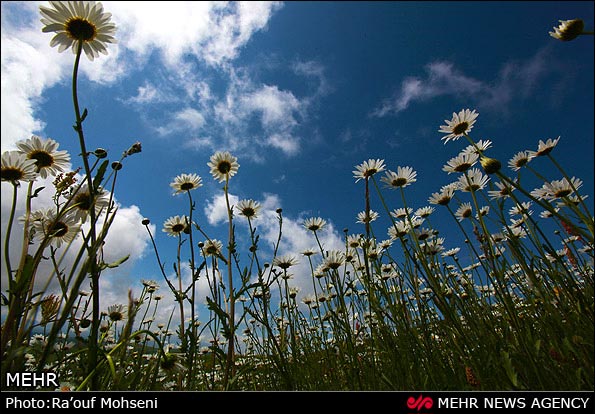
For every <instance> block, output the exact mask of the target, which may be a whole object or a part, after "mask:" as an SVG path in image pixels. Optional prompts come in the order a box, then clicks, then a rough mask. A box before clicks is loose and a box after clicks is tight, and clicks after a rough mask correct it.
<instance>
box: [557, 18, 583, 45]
mask: <svg viewBox="0 0 595 414" xmlns="http://www.w3.org/2000/svg"><path fill="white" fill-rule="evenodd" d="M559 22H560V24H559V25H558V26H556V27H554V31H553V32H549V34H550V36H551V37H553V38H554V39H558V40H561V41H563V42H567V41H569V40H573V39H576V38H577V37H578V36H579V35H581V34H582V33H583V29H584V28H585V23H584V22H583V20H582V19H572V20H559Z"/></svg>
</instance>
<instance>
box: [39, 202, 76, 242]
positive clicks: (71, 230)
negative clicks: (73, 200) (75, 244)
mask: <svg viewBox="0 0 595 414" xmlns="http://www.w3.org/2000/svg"><path fill="white" fill-rule="evenodd" d="M31 217H32V218H33V221H32V223H33V231H34V232H35V237H36V238H37V239H38V240H43V239H45V238H49V240H50V244H52V245H54V246H56V247H60V246H62V243H66V244H68V243H70V242H71V241H73V240H74V239H75V238H76V237H77V236H78V235H79V232H80V229H81V226H80V224H79V221H78V219H76V217H75V216H74V214H71V213H67V214H63V215H61V216H59V217H58V215H57V213H56V210H55V209H53V208H51V207H50V208H48V209H45V210H37V211H35V212H33V213H32V214H31Z"/></svg>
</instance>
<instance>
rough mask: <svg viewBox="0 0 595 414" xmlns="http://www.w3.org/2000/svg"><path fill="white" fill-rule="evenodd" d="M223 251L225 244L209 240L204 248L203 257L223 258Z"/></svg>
mask: <svg viewBox="0 0 595 414" xmlns="http://www.w3.org/2000/svg"><path fill="white" fill-rule="evenodd" d="M222 250H223V243H221V242H220V241H219V240H217V239H209V240H207V241H206V242H205V243H204V246H203V247H202V254H203V256H205V257H206V256H221V254H222V253H221V252H222Z"/></svg>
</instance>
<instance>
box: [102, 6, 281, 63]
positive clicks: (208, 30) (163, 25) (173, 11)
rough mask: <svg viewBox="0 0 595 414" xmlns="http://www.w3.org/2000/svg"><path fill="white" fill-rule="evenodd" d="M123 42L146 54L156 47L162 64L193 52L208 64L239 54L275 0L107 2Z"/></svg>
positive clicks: (274, 8)
mask: <svg viewBox="0 0 595 414" xmlns="http://www.w3.org/2000/svg"><path fill="white" fill-rule="evenodd" d="M104 6H105V9H106V10H109V11H110V12H111V13H112V14H113V16H114V21H115V22H116V24H117V25H118V28H119V30H118V38H119V39H120V40H119V42H120V44H121V45H124V46H123V47H125V48H127V49H129V50H131V51H133V52H135V53H136V54H137V55H140V56H144V55H148V54H150V53H152V52H153V51H155V50H157V52H158V53H160V54H161V55H162V57H163V58H164V61H165V63H166V64H168V65H170V66H171V67H175V66H177V65H178V63H179V62H180V60H181V59H182V57H183V55H184V54H192V55H194V56H197V57H199V58H200V59H201V60H204V61H205V62H207V63H208V64H210V65H222V64H224V63H225V62H228V61H229V60H232V59H233V58H235V57H236V56H237V54H238V53H239V50H240V49H241V48H242V47H243V46H244V45H245V44H246V43H247V42H248V41H249V40H250V38H251V36H252V35H253V34H254V33H255V32H258V31H260V30H263V29H265V28H266V25H267V23H268V21H269V19H270V17H271V16H272V15H273V14H274V12H275V11H277V10H278V9H279V8H281V7H282V4H281V3H279V2H266V1H265V2H208V1H205V2H187V1H172V2H167V3H165V2H146V3H143V4H142V5H141V6H139V4H138V2H134V1H114V2H111V1H106V2H104Z"/></svg>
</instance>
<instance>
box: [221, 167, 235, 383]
mask: <svg viewBox="0 0 595 414" xmlns="http://www.w3.org/2000/svg"><path fill="white" fill-rule="evenodd" d="M225 204H226V206H227V218H228V221H229V245H228V248H227V282H228V285H229V315H228V316H229V338H228V341H229V342H228V346H227V363H226V368H225V378H224V380H223V386H224V388H227V386H228V384H229V377H230V375H231V376H233V375H234V373H235V361H234V339H235V326H234V325H235V299H236V298H235V293H234V291H233V273H232V269H233V265H232V262H231V258H232V254H233V251H234V250H235V240H234V232H233V211H232V210H231V205H230V203H229V174H226V176H225Z"/></svg>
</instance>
